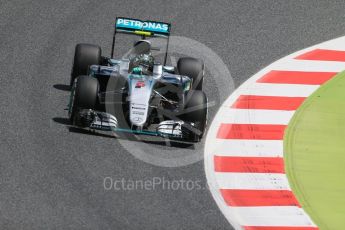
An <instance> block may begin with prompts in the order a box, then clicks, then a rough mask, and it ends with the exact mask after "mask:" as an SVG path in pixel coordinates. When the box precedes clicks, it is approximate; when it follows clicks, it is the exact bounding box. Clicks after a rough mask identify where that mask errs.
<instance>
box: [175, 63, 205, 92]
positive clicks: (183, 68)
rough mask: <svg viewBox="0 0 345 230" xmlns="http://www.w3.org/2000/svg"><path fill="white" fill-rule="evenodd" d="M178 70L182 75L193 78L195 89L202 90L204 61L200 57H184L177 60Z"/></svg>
mask: <svg viewBox="0 0 345 230" xmlns="http://www.w3.org/2000/svg"><path fill="white" fill-rule="evenodd" d="M177 71H178V73H179V74H180V75H185V76H187V77H190V78H192V80H193V89H194V90H202V84H203V82H204V62H203V61H202V60H200V59H196V58H191V57H183V58H180V59H179V60H178V61H177Z"/></svg>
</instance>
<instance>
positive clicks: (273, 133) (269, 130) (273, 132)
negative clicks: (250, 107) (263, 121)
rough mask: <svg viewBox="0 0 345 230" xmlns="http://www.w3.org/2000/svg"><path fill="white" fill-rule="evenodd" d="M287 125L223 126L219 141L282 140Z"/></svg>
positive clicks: (218, 134) (219, 133) (218, 135)
mask: <svg viewBox="0 0 345 230" xmlns="http://www.w3.org/2000/svg"><path fill="white" fill-rule="evenodd" d="M285 127H286V125H257V124H221V125H220V127H219V130H218V133H217V138H219V139H247V140H282V139H283V136H284V130H285Z"/></svg>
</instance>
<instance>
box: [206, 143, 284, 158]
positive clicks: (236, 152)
mask: <svg viewBox="0 0 345 230" xmlns="http://www.w3.org/2000/svg"><path fill="white" fill-rule="evenodd" d="M209 150H210V152H211V153H213V154H215V155H218V156H244V157H283V141H281V140H222V139H214V141H213V143H212V145H211V146H209ZM213 154H212V155H213Z"/></svg>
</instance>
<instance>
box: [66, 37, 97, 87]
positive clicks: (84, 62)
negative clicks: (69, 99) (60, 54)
mask: <svg viewBox="0 0 345 230" xmlns="http://www.w3.org/2000/svg"><path fill="white" fill-rule="evenodd" d="M101 58H102V50H101V48H100V47H99V46H96V45H90V44H78V45H76V47H75V52H74V62H73V67H72V74H71V81H70V86H72V85H73V82H74V79H76V78H77V77H78V76H80V75H87V74H88V70H89V67H90V65H99V64H100V63H101Z"/></svg>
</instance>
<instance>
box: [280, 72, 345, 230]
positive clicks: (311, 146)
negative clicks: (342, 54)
mask: <svg viewBox="0 0 345 230" xmlns="http://www.w3.org/2000/svg"><path fill="white" fill-rule="evenodd" d="M284 158H285V162H286V163H285V164H286V166H285V167H286V171H287V175H288V178H289V182H290V185H291V187H292V189H293V191H294V193H295V194H296V196H297V199H298V200H299V202H300V203H301V205H302V207H303V208H304V209H305V210H306V211H307V213H308V214H309V215H310V216H311V218H312V219H313V220H314V222H315V223H316V224H317V225H318V226H319V227H320V229H330V230H337V229H345V73H344V72H342V73H340V74H338V75H337V76H335V77H334V78H333V79H332V80H330V81H328V82H327V83H326V84H325V85H323V86H321V87H320V88H319V89H318V90H317V91H316V92H315V93H313V94H312V96H310V97H309V98H307V99H306V101H305V102H304V103H303V105H302V106H301V107H300V108H299V109H298V110H297V111H296V113H295V115H294V117H293V119H292V120H291V122H290V124H289V126H288V129H287V130H286V132H285V137H284Z"/></svg>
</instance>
